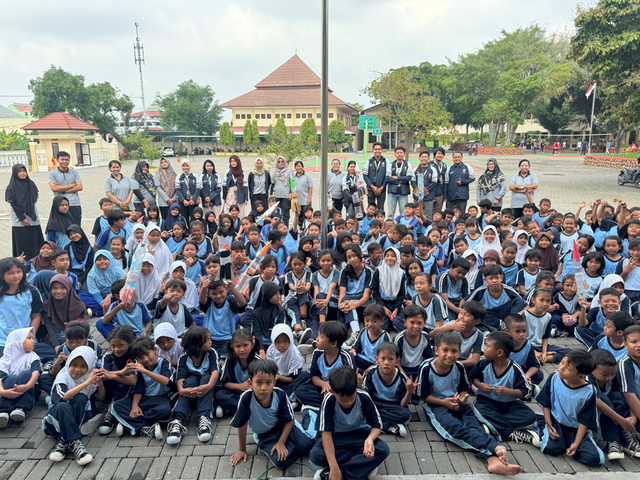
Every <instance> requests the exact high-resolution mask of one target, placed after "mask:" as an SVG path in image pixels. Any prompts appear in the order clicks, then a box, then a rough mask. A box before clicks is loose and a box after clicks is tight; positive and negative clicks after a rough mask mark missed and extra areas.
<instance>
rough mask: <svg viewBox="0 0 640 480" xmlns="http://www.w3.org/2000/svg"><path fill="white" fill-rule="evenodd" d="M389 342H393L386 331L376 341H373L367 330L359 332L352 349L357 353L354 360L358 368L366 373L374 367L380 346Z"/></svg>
mask: <svg viewBox="0 0 640 480" xmlns="http://www.w3.org/2000/svg"><path fill="white" fill-rule="evenodd" d="M389 341H391V339H390V337H389V334H388V333H387V332H385V331H384V330H383V331H382V334H381V335H380V336H379V337H378V338H376V339H375V340H372V339H371V336H370V335H369V331H368V330H367V329H364V330H360V331H359V332H358V338H357V340H356V342H355V343H354V344H353V346H352V347H351V348H352V349H353V350H355V351H356V352H357V354H356V356H355V359H354V360H355V362H356V368H359V369H360V370H362V371H364V370H366V369H367V368H369V367H371V366H372V365H375V363H376V355H377V354H378V353H377V350H378V345H380V344H381V343H382V342H389Z"/></svg>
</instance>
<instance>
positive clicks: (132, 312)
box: [96, 279, 153, 338]
mask: <svg viewBox="0 0 640 480" xmlns="http://www.w3.org/2000/svg"><path fill="white" fill-rule="evenodd" d="M124 285H125V281H124V280H122V279H120V280H116V281H115V282H113V284H112V285H111V295H112V297H113V298H114V299H115V301H112V302H111V305H110V306H109V310H108V311H107V313H106V314H105V315H104V317H103V318H102V319H100V320H98V321H97V322H96V328H97V329H98V331H99V332H100V333H101V334H102V336H103V337H104V338H107V336H108V335H109V333H110V332H111V331H112V330H113V328H114V327H115V326H116V325H128V326H129V327H131V328H132V329H133V331H134V333H135V334H137V335H147V334H148V333H149V332H150V331H151V327H152V326H153V322H152V321H151V315H149V310H147V306H146V305H145V304H144V303H142V302H136V303H133V304H132V303H123V302H121V301H120V291H121V290H122V289H123V288H124Z"/></svg>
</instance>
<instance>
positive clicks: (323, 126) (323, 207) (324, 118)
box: [320, 0, 329, 248]
mask: <svg viewBox="0 0 640 480" xmlns="http://www.w3.org/2000/svg"><path fill="white" fill-rule="evenodd" d="M320 84H321V86H320V90H321V92H320V112H321V113H320V132H321V135H320V152H321V153H320V211H321V212H322V217H321V222H320V225H321V230H320V232H321V233H322V234H321V235H320V239H321V242H322V248H327V214H328V212H329V207H328V205H327V182H328V179H329V177H328V172H327V169H328V163H329V162H328V156H329V140H328V137H327V135H328V132H329V0H322V77H321V80H320Z"/></svg>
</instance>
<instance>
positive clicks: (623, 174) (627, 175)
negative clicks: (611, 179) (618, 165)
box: [618, 157, 640, 188]
mask: <svg viewBox="0 0 640 480" xmlns="http://www.w3.org/2000/svg"><path fill="white" fill-rule="evenodd" d="M637 161H638V167H637V168H636V169H633V168H631V167H622V170H620V174H619V175H618V185H620V186H622V185H624V184H625V183H633V184H634V185H635V186H636V188H640V157H638V158H637Z"/></svg>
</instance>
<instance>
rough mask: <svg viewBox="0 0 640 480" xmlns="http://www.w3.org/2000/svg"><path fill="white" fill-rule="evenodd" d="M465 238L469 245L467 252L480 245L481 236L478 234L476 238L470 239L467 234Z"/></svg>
mask: <svg viewBox="0 0 640 480" xmlns="http://www.w3.org/2000/svg"><path fill="white" fill-rule="evenodd" d="M466 238H467V244H468V245H469V248H468V250H475V249H476V247H477V246H478V245H480V242H481V241H482V235H480V234H478V236H477V237H476V238H471V237H470V236H469V234H468V233H467V235H466Z"/></svg>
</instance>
